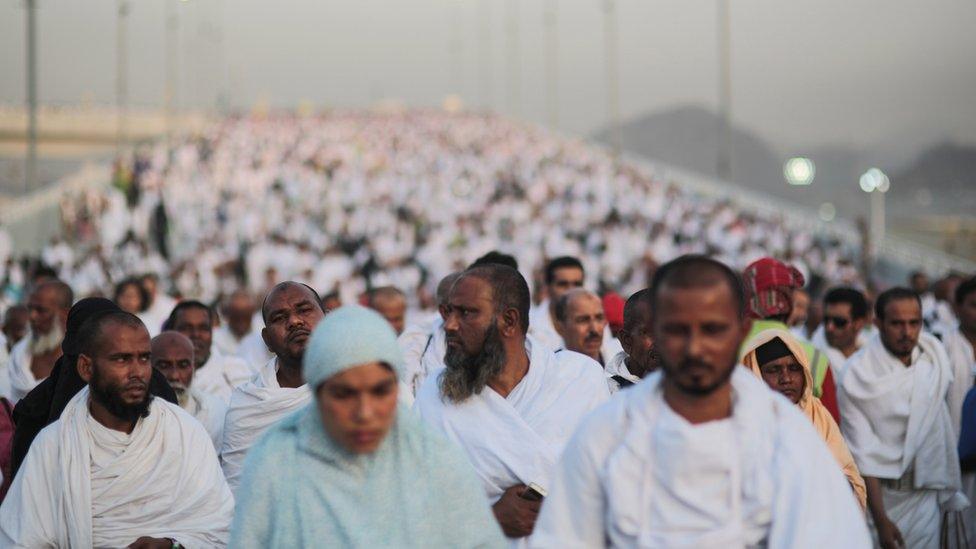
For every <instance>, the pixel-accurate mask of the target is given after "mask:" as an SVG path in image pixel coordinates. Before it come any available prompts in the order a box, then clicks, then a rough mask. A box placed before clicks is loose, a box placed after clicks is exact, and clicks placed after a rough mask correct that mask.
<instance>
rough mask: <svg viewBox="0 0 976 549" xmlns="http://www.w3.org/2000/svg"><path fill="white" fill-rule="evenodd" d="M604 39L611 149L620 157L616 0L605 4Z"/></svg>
mask: <svg viewBox="0 0 976 549" xmlns="http://www.w3.org/2000/svg"><path fill="white" fill-rule="evenodd" d="M603 38H604V48H603V50H604V56H605V58H604V65H605V68H606V85H607V119H608V121H609V123H610V135H611V149H612V150H613V153H614V155H619V154H620V150H621V148H622V147H623V136H622V134H621V132H622V128H621V127H620V71H619V67H618V66H617V42H618V37H617V7H616V2H615V1H614V0H604V3H603Z"/></svg>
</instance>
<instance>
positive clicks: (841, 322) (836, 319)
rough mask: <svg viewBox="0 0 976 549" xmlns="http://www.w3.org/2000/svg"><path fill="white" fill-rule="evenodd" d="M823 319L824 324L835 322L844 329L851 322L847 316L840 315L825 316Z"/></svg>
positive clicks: (834, 323)
mask: <svg viewBox="0 0 976 549" xmlns="http://www.w3.org/2000/svg"><path fill="white" fill-rule="evenodd" d="M823 321H824V324H833V325H834V326H836V327H838V328H842V329H843V328H846V327H847V325H848V324H850V323H851V321H850V320H848V319H846V318H841V317H839V316H825V317H824V319H823Z"/></svg>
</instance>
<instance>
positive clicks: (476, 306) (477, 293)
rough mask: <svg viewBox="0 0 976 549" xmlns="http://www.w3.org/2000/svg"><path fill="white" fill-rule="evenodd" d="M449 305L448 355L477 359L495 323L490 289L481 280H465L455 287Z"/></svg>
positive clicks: (446, 328) (446, 322)
mask: <svg viewBox="0 0 976 549" xmlns="http://www.w3.org/2000/svg"><path fill="white" fill-rule="evenodd" d="M447 302H448V306H447V316H446V317H445V319H444V334H445V336H446V342H447V352H448V353H449V354H450V353H451V352H455V353H458V352H460V353H463V354H464V355H466V356H475V355H477V354H478V353H480V352H481V348H482V346H483V345H484V342H485V335H486V334H487V332H488V328H489V327H490V326H491V325H492V324H493V323H494V322H495V304H494V302H493V301H492V293H491V286H489V285H488V283H487V282H485V281H483V280H481V279H480V278H476V277H473V276H466V277H463V278H461V279H459V280H458V281H457V282H456V283H455V284H454V288H453V289H452V290H451V295H450V297H449V298H448V301H447Z"/></svg>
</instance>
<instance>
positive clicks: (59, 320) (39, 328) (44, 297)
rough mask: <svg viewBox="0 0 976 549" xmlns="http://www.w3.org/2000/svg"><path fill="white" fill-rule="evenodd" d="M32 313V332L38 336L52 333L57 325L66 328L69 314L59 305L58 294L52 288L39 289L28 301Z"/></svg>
mask: <svg viewBox="0 0 976 549" xmlns="http://www.w3.org/2000/svg"><path fill="white" fill-rule="evenodd" d="M27 310H28V311H29V312H30V313H29V316H30V327H31V332H33V333H34V334H35V335H37V336H41V335H44V334H48V333H51V331H52V330H53V329H54V327H55V324H59V325H61V327H62V328H63V327H64V323H65V321H66V320H67V318H68V317H67V314H68V312H67V311H65V310H63V309H61V308H60V307H59V304H58V298H57V292H55V291H54V290H53V289H51V288H39V289H38V290H36V291H35V292H34V293H32V294H31V296H30V298H29V299H28V300H27Z"/></svg>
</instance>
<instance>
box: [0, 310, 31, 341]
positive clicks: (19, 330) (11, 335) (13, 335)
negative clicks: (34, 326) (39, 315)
mask: <svg viewBox="0 0 976 549" xmlns="http://www.w3.org/2000/svg"><path fill="white" fill-rule="evenodd" d="M28 317H29V314H28V312H27V309H15V310H13V311H8V312H7V316H6V317H5V318H4V323H3V335H4V337H6V338H7V346H8V349H7V350H8V351H9V350H10V349H9V347H13V345H14V343H17V342H18V341H20V340H21V339H23V337H24V336H25V335H27V326H28Z"/></svg>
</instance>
